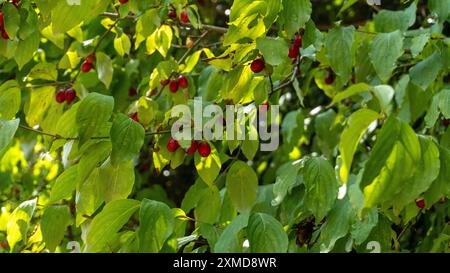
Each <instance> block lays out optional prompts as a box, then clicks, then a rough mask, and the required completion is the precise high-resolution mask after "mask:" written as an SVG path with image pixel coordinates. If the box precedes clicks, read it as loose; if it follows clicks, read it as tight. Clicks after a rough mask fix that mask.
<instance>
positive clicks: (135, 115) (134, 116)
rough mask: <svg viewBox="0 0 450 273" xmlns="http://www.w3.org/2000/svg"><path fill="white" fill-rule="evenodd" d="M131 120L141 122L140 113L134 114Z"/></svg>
mask: <svg viewBox="0 0 450 273" xmlns="http://www.w3.org/2000/svg"><path fill="white" fill-rule="evenodd" d="M131 119H132V120H134V121H136V122H139V118H138V113H137V112H136V113H134V114H133V115H132V116H131Z"/></svg>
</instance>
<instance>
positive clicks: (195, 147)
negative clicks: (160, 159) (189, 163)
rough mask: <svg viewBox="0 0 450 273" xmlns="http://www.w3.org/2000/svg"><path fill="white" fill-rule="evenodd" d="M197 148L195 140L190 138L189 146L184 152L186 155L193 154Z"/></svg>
mask: <svg viewBox="0 0 450 273" xmlns="http://www.w3.org/2000/svg"><path fill="white" fill-rule="evenodd" d="M197 148H198V145H197V141H195V140H192V141H191V146H190V147H189V148H188V149H187V150H186V153H187V154H188V155H193V154H194V153H195V152H196V151H197Z"/></svg>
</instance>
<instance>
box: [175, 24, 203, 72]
mask: <svg viewBox="0 0 450 273" xmlns="http://www.w3.org/2000/svg"><path fill="white" fill-rule="evenodd" d="M207 34H208V31H205V32H204V33H203V34H202V36H200V38H198V39H197V41H195V43H194V45H193V46H192V47H191V48H189V49H188V50H187V51H186V52H185V53H184V55H183V56H182V57H181V58H180V59H179V60H178V62H177V63H178V64H181V63H182V62H183V61H184V60H185V59H186V58H187V57H188V56H189V54H190V53H191V52H192V50H194V49H195V48H196V47H197V46H198V45H199V44H200V42H201V41H202V40H203V38H205V37H206V35H207Z"/></svg>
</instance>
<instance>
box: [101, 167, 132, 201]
mask: <svg viewBox="0 0 450 273" xmlns="http://www.w3.org/2000/svg"><path fill="white" fill-rule="evenodd" d="M100 180H101V182H102V185H103V187H104V194H105V201H106V202H111V201H114V200H119V199H125V198H127V197H128V196H129V195H130V193H131V191H132V190H133V185H134V167H133V163H132V162H131V161H121V162H120V163H117V164H114V165H113V164H111V162H110V161H108V162H106V164H105V165H104V166H102V167H101V168H100Z"/></svg>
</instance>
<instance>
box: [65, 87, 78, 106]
mask: <svg viewBox="0 0 450 273" xmlns="http://www.w3.org/2000/svg"><path fill="white" fill-rule="evenodd" d="M65 95H66V102H67V103H68V104H71V103H72V102H73V100H74V99H75V98H76V97H77V92H76V91H75V90H73V88H69V89H67V90H66V94H65Z"/></svg>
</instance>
